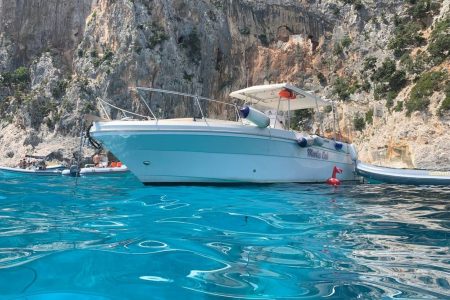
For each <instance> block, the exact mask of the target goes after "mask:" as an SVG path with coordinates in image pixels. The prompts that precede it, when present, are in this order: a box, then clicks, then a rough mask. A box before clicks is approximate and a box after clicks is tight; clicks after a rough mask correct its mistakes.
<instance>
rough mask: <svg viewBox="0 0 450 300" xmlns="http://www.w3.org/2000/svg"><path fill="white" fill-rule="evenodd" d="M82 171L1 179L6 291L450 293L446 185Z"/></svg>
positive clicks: (107, 294) (112, 294)
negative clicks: (192, 178)
mask: <svg viewBox="0 0 450 300" xmlns="http://www.w3.org/2000/svg"><path fill="white" fill-rule="evenodd" d="M72 179H73V178H54V179H39V181H37V180H35V179H29V178H27V179H23V180H17V179H7V180H5V181H4V182H3V183H1V184H0V195H1V196H0V200H1V201H0V291H1V293H0V299H11V298H16V297H23V296H26V297H29V298H36V299H37V298H39V297H41V298H45V297H52V296H54V297H60V296H61V297H63V296H64V295H66V296H67V297H69V296H70V297H72V296H73V297H75V299H84V298H89V297H91V298H98V299H102V298H107V299H130V298H131V299H144V298H148V295H152V297H154V298H160V299H163V298H165V299H168V298H181V297H184V298H189V299H197V298H199V297H202V296H201V295H204V296H205V297H206V298H209V297H219V298H222V297H227V298H247V299H273V298H277V299H317V298H322V297H323V298H327V299H380V298H385V299H387V298H420V299H422V298H435V299H443V298H449V297H450V255H449V250H450V249H449V247H450V242H449V241H450V214H449V210H450V204H449V202H448V200H449V199H450V188H445V187H440V188H432V187H417V188H416V187H405V186H395V185H353V186H342V187H340V188H339V189H337V190H334V189H331V188H329V187H327V186H322V185H316V186H307V185H296V184H286V185H269V186H241V187H227V188H222V187H149V188H145V187H143V186H141V185H140V183H139V182H136V181H135V179H134V178H133V177H132V176H128V177H125V178H122V177H112V178H97V179H96V181H95V182H94V181H92V179H87V178H80V179H79V185H78V186H75V182H74V181H73V180H72ZM44 180H48V181H47V182H45V181H44ZM99 186H101V187H103V188H98V187H99ZM24 187H26V189H25V191H24ZM55 278H57V280H56V281H55Z"/></svg>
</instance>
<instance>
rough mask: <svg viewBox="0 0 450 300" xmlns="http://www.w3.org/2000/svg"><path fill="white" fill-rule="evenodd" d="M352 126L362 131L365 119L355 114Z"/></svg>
mask: <svg viewBox="0 0 450 300" xmlns="http://www.w3.org/2000/svg"><path fill="white" fill-rule="evenodd" d="M353 127H354V128H355V130H357V131H363V130H364V128H366V121H365V120H364V118H363V117H361V116H355V117H354V118H353Z"/></svg>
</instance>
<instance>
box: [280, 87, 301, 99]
mask: <svg viewBox="0 0 450 300" xmlns="http://www.w3.org/2000/svg"><path fill="white" fill-rule="evenodd" d="M278 96H280V98H285V99H289V100H293V99H295V98H297V97H296V96H295V94H294V92H293V91H291V90H288V89H282V90H281V91H280V92H279V93H278Z"/></svg>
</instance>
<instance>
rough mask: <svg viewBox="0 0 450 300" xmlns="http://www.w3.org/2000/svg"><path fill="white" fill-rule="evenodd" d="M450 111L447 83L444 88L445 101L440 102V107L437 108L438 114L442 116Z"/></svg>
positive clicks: (449, 86) (448, 84)
mask: <svg viewBox="0 0 450 300" xmlns="http://www.w3.org/2000/svg"><path fill="white" fill-rule="evenodd" d="M448 111H450V81H447V84H446V87H445V99H444V101H442V103H441V106H440V107H439V114H440V115H443V114H444V112H448Z"/></svg>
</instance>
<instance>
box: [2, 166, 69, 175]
mask: <svg viewBox="0 0 450 300" xmlns="http://www.w3.org/2000/svg"><path fill="white" fill-rule="evenodd" d="M0 171H1V172H3V173H5V174H9V175H33V176H60V175H61V172H62V170H61V169H58V168H51V169H47V170H27V169H20V168H8V167H0Z"/></svg>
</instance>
